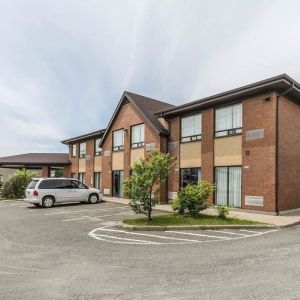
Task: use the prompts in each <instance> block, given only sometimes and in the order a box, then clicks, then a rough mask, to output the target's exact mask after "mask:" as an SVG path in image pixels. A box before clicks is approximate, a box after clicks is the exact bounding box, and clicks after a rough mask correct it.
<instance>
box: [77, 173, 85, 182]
mask: <svg viewBox="0 0 300 300" xmlns="http://www.w3.org/2000/svg"><path fill="white" fill-rule="evenodd" d="M78 180H79V181H81V182H83V183H85V173H78Z"/></svg>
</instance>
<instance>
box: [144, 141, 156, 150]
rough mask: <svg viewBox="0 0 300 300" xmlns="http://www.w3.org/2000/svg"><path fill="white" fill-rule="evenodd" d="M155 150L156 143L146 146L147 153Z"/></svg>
mask: <svg viewBox="0 0 300 300" xmlns="http://www.w3.org/2000/svg"><path fill="white" fill-rule="evenodd" d="M154 150H155V143H151V144H146V151H154Z"/></svg>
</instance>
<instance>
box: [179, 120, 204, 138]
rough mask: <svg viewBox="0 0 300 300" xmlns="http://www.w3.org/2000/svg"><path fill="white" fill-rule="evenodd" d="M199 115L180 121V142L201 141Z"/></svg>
mask: <svg viewBox="0 0 300 300" xmlns="http://www.w3.org/2000/svg"><path fill="white" fill-rule="evenodd" d="M201 127H202V126H201V114H198V115H194V116H189V117H185V118H182V119H181V142H182V143H186V142H192V141H199V140H201V133H202V130H201Z"/></svg>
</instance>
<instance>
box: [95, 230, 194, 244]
mask: <svg viewBox="0 0 300 300" xmlns="http://www.w3.org/2000/svg"><path fill="white" fill-rule="evenodd" d="M98 230H103V231H109V232H120V233H125V234H133V235H140V236H147V237H154V238H159V239H167V240H176V241H185V242H193V243H197V242H199V241H198V240H190V239H181V238H174V237H167V236H161V235H154V234H146V233H137V232H129V231H124V230H116V229H107V228H104V229H103V228H98Z"/></svg>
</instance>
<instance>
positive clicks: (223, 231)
mask: <svg viewBox="0 0 300 300" xmlns="http://www.w3.org/2000/svg"><path fill="white" fill-rule="evenodd" d="M207 231H211V232H219V233H224V234H234V235H241V236H252V235H249V234H244V233H236V232H231V231H226V230H212V229H208V230H207Z"/></svg>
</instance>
